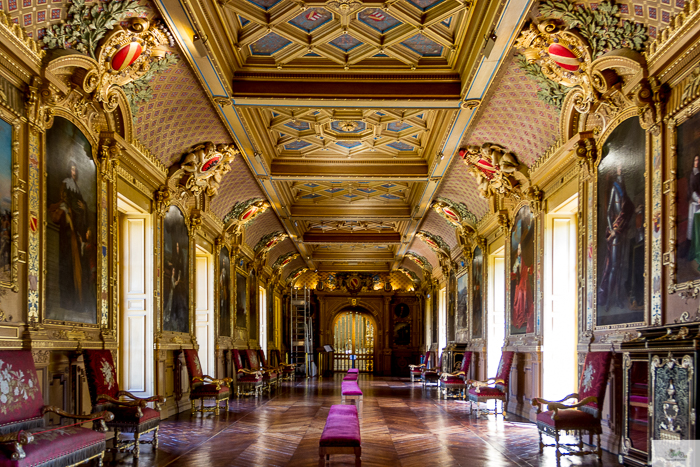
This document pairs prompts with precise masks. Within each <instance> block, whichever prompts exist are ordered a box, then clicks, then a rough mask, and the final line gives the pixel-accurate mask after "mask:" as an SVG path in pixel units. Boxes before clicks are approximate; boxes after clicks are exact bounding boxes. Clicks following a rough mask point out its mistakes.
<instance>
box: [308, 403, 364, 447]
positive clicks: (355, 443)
mask: <svg viewBox="0 0 700 467" xmlns="http://www.w3.org/2000/svg"><path fill="white" fill-rule="evenodd" d="M338 407H348V408H352V409H353V410H354V416H353V415H352V413H351V411H350V409H338ZM318 444H319V446H322V447H339V446H348V447H359V446H360V444H361V439H360V422H359V421H358V418H357V408H356V407H355V406H353V405H333V406H331V410H330V411H329V412H328V419H327V420H326V426H325V427H324V428H323V434H322V435H321V439H320V441H319V443H318Z"/></svg>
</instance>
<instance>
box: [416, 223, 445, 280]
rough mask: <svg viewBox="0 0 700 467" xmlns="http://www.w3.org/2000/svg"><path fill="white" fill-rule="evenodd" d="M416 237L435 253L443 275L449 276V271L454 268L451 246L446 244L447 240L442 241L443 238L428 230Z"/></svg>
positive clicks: (422, 231)
mask: <svg viewBox="0 0 700 467" xmlns="http://www.w3.org/2000/svg"><path fill="white" fill-rule="evenodd" d="M416 237H418V238H419V239H421V240H422V241H423V242H425V244H426V245H428V246H429V247H430V249H431V250H433V251H434V252H435V254H436V255H437V257H438V261H439V263H440V269H441V270H442V273H443V275H444V276H447V274H449V271H450V270H452V269H453V267H454V265H453V264H452V260H451V257H450V254H451V252H450V246H449V245H448V244H447V243H446V242H445V240H443V239H442V237H441V236H439V235H435V234H433V233H430V232H428V231H427V230H421V231H420V232H418V233H417V234H416Z"/></svg>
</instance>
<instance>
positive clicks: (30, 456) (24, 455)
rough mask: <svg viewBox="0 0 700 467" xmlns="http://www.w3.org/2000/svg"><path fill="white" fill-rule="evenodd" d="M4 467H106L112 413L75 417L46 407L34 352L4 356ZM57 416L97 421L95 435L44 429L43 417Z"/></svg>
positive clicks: (0, 353) (0, 383) (0, 354)
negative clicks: (93, 466) (88, 465)
mask: <svg viewBox="0 0 700 467" xmlns="http://www.w3.org/2000/svg"><path fill="white" fill-rule="evenodd" d="M0 407H2V410H0V465H3V466H16V467H25V466H52V467H53V466H67V465H77V464H81V463H83V462H87V461H89V460H91V459H96V460H97V464H98V465H99V466H102V460H103V458H104V453H105V448H106V446H107V443H106V441H105V434H104V432H105V431H107V426H106V425H105V421H111V420H112V418H113V415H112V413H111V412H98V413H91V414H89V415H75V414H69V413H66V412H64V411H63V410H61V409H58V408H56V407H50V406H45V405H44V397H43V395H42V393H41V388H40V387H39V378H37V374H36V368H35V367H34V359H33V358H32V352H31V351H29V350H0ZM49 412H51V413H55V414H57V415H60V416H61V417H66V418H72V419H73V420H76V421H79V420H94V422H93V429H89V428H83V427H81V426H66V427H61V428H59V427H51V428H47V427H45V426H44V415H45V414H47V413H49Z"/></svg>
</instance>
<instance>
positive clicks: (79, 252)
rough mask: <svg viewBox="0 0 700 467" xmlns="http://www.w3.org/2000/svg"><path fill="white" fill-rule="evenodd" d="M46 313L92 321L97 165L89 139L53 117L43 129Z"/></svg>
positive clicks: (50, 316)
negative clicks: (44, 133) (46, 127)
mask: <svg viewBox="0 0 700 467" xmlns="http://www.w3.org/2000/svg"><path fill="white" fill-rule="evenodd" d="M46 207H47V209H48V215H47V216H46V220H47V224H46V244H45V245H46V247H45V248H46V250H45V252H46V256H45V258H46V296H45V297H46V299H45V310H46V311H45V313H46V314H45V318H46V319H49V320H57V321H74V322H78V323H87V324H97V295H96V288H97V248H98V245H99V243H98V241H97V234H98V232H97V170H96V166H95V162H94V160H93V158H92V145H91V144H90V142H89V141H88V139H87V138H86V137H85V135H84V134H83V133H82V132H81V131H80V129H79V128H78V127H77V126H76V125H74V124H73V123H72V122H70V121H69V120H67V119H65V118H61V117H56V118H55V119H54V123H53V126H52V127H51V128H50V129H49V130H48V131H47V132H46Z"/></svg>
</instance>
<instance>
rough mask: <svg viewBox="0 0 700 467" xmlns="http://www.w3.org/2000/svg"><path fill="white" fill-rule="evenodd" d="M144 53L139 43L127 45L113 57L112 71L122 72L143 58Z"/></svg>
mask: <svg viewBox="0 0 700 467" xmlns="http://www.w3.org/2000/svg"><path fill="white" fill-rule="evenodd" d="M142 51H143V48H142V47H141V44H140V43H138V42H130V43H129V44H126V45H125V46H123V47H122V48H121V49H119V50H118V51H117V53H115V54H114V56H113V57H112V69H113V70H114V71H122V70H124V69H126V68H128V67H129V66H131V64H132V63H134V62H135V61H136V59H137V58H139V57H140V56H141V52H142Z"/></svg>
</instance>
